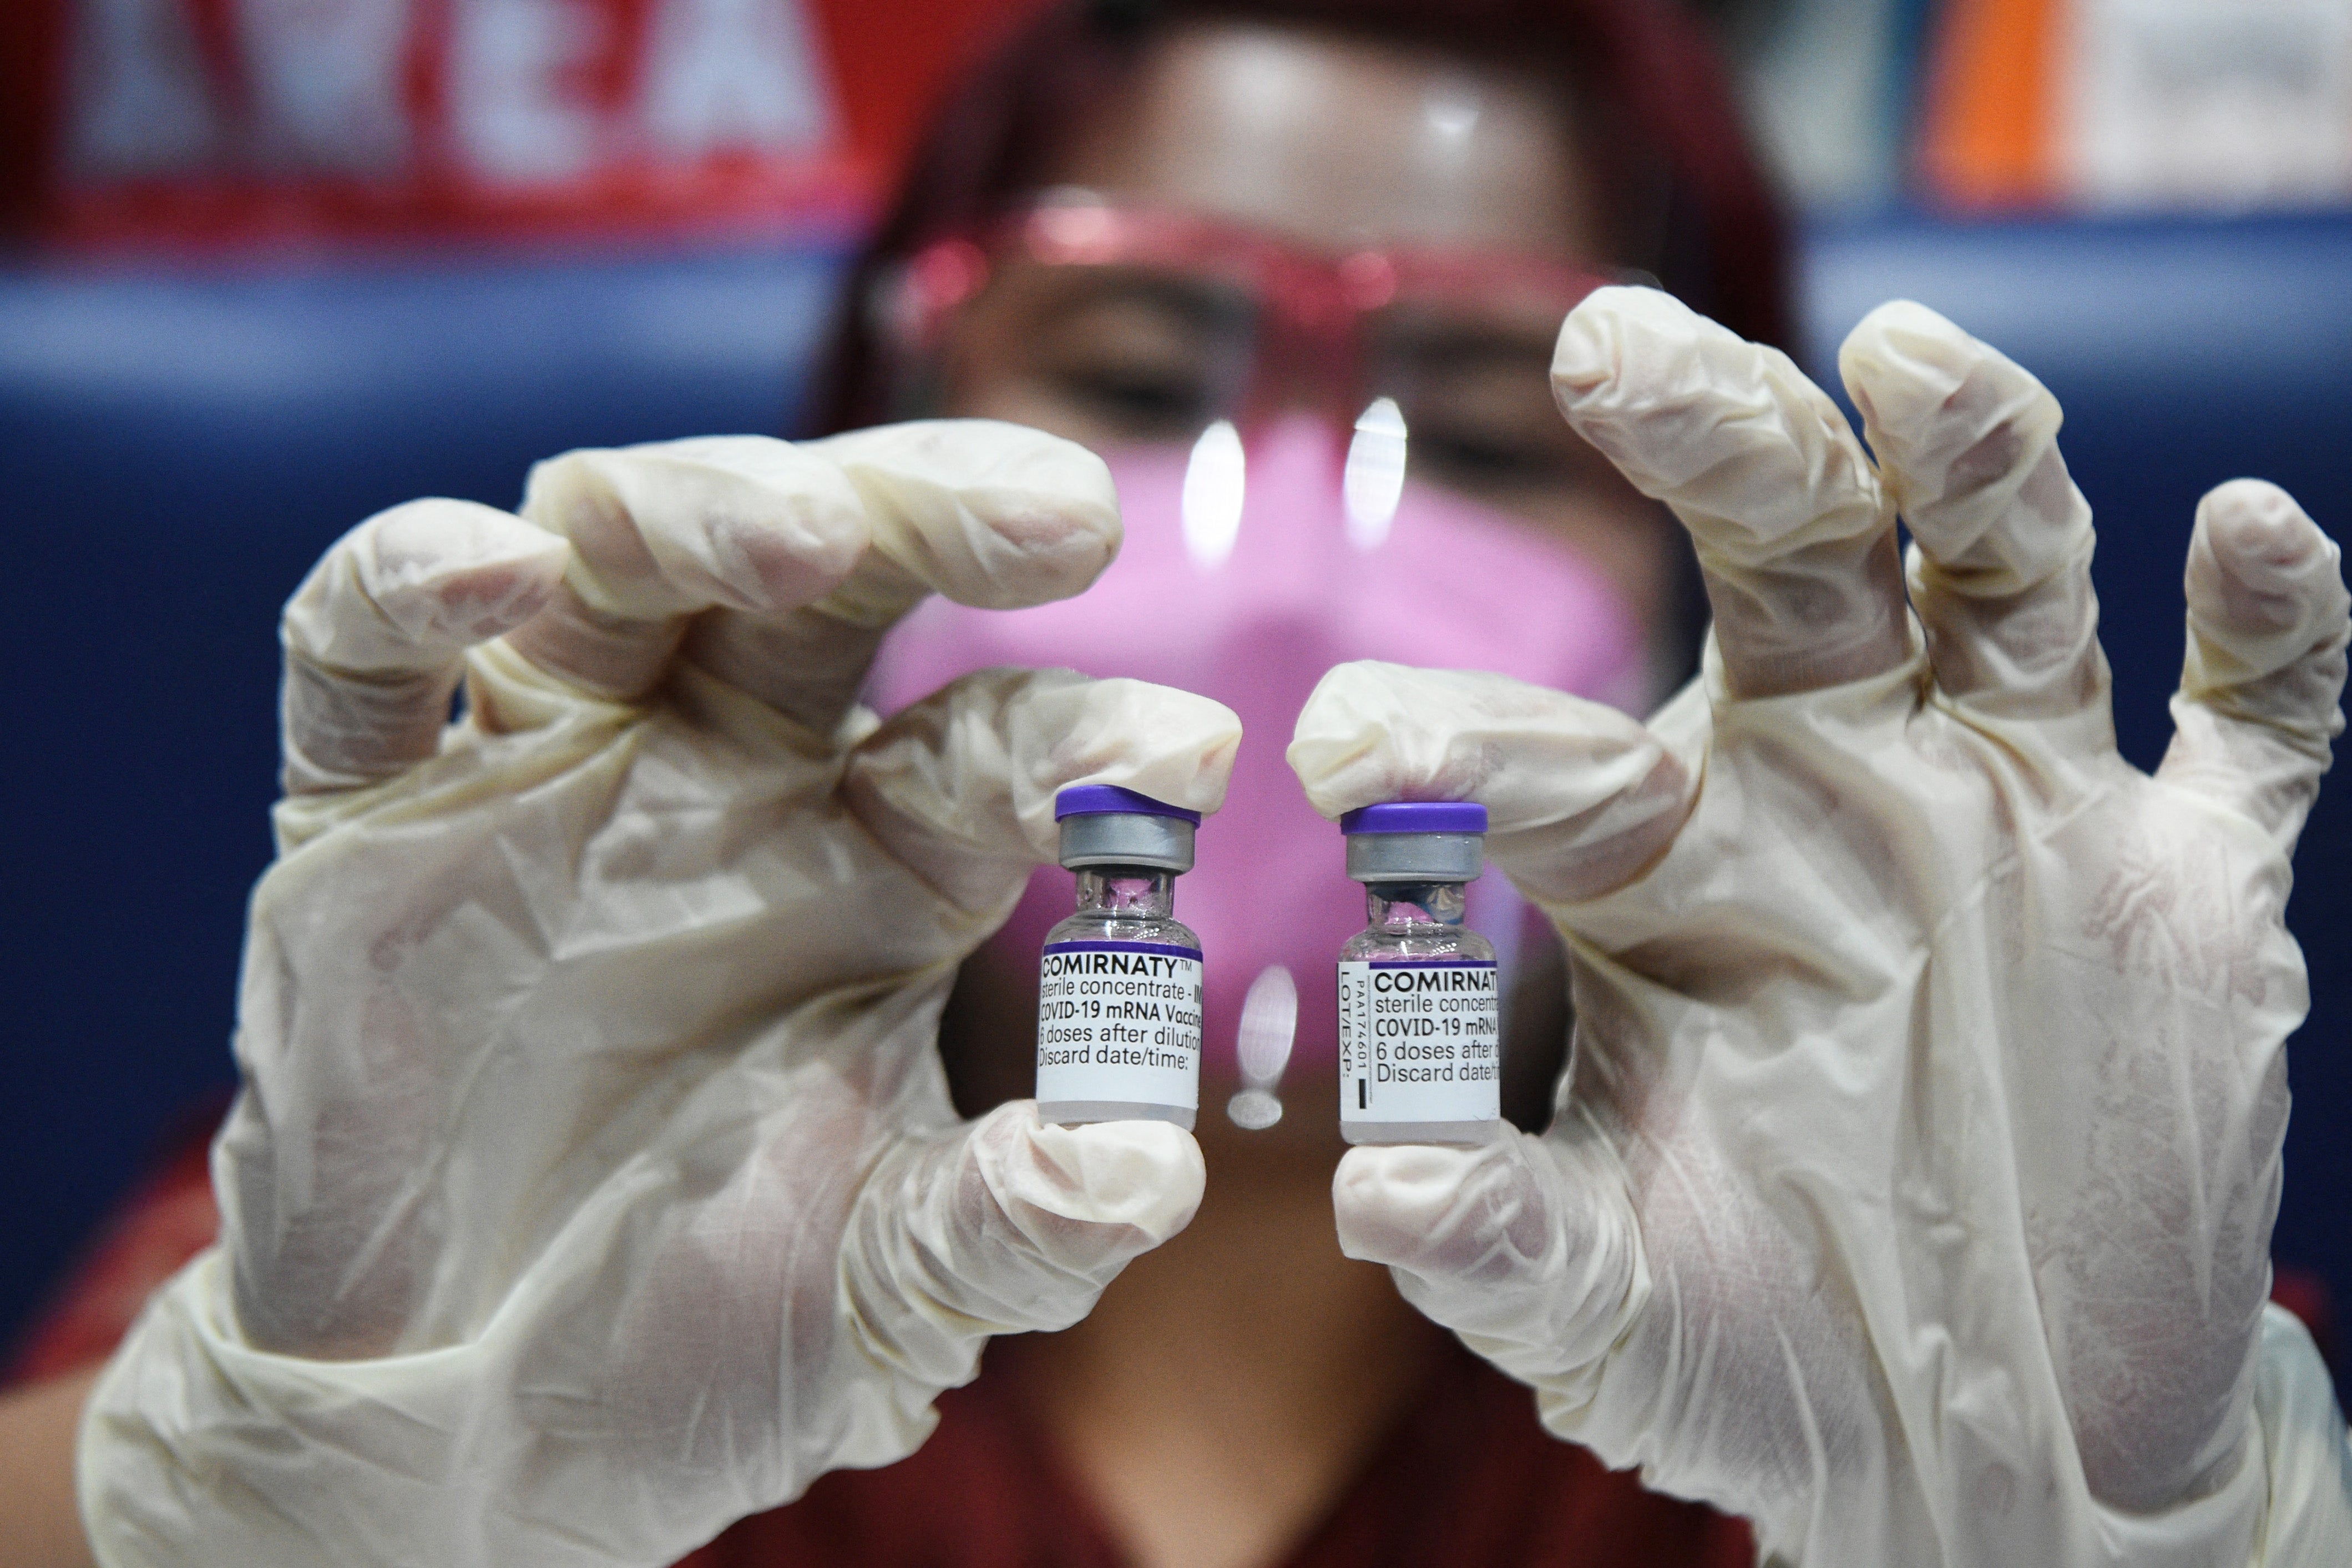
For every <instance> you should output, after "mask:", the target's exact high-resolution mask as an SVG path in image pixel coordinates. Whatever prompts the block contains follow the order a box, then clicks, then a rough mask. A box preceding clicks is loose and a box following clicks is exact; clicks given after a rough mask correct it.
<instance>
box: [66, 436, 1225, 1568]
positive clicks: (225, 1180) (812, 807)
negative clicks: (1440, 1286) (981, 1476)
mask: <svg viewBox="0 0 2352 1568" xmlns="http://www.w3.org/2000/svg"><path fill="white" fill-rule="evenodd" d="M567 541H568V542H567ZM1117 546H1118V512H1117V507H1116V501H1115V498H1114V495H1113V492H1112V489H1111V484H1110V479H1109V476H1108V473H1107V471H1106V470H1105V469H1104V468H1103V466H1102V464H1101V463H1100V462H1099V461H1097V459H1096V458H1093V457H1092V456H1091V455H1089V454H1087V453H1086V452H1085V451H1083V450H1081V449H1080V448H1078V447H1074V446H1071V445H1069V444H1068V443H1066V442H1062V441H1058V440H1055V439H1053V438H1051V437H1044V436H1040V435H1038V434H1036V433H1034V432H1033V431H1028V430H1023V429H1019V428H1017V427H1014V426H1003V425H994V424H987V423H979V422H971V423H946V424H933V425H916V426H895V427H890V428H886V429H879V430H873V431H866V432H862V433H859V434H856V435H854V436H848V437H839V438H836V439H835V440H831V441H826V442H820V443H814V444H811V445H806V446H799V447H794V446H790V445H787V444H785V443H783V442H781V441H774V440H769V439H765V438H760V437H725V438H716V439H709V440H697V441H681V442H675V443H671V444H667V445H663V446H654V447H632V448H628V449H625V450H620V451H588V452H574V453H571V454H569V455H567V456H565V457H562V458H556V459H554V460H552V461H551V462H548V463H543V464H541V465H540V466H539V468H536V469H535V470H534V471H533V472H532V475H531V479H530V489H529V493H528V496H527V499H526V500H525V502H524V505H523V509H522V517H521V518H520V519H518V518H515V517H512V516H509V515H508V514H506V513H503V512H499V511H494V510H490V509H488V508H486V507H479V506H473V505H469V504H467V503H463V502H457V501H447V500H428V501H418V502H415V503H413V504H411V505H408V506H404V507H399V508H396V509H394V510H391V511H388V512H385V513H383V515H381V516H379V517H376V518H374V519H373V520H372V521H368V522H366V523H364V524H362V525H361V527H360V528H359V529H357V530H356V531H354V532H352V534H351V535H350V536H348V537H347V538H345V539H344V540H343V541H342V542H341V543H339V544H338V545H336V546H335V548H334V549H333V550H331V552H328V554H327V556H326V558H325V559H324V561H322V562H321V563H320V566H319V568H318V570H317V571H316V572H314V573H313V574H311V576H310V579H309V581H307V582H306V583H305V584H303V586H302V588H301V590H300V591H299V593H298V594H296V595H295V596H294V599H293V601H292V603H291V604H290V605H289V606H288V609H287V615H286V622H285V634H284V635H285V643H286V648H287V685H286V714H285V717H286V725H287V730H286V745H287V780H288V785H289V796H288V798H287V799H286V801H285V802H284V803H283V804H282V805H280V806H279V807H278V816H277V826H278V836H279V842H280V848H281V853H280V856H279V858H278V862H277V864H276V865H275V866H274V867H272V868H271V869H270V870H269V872H268V875H267V876H265V877H264V878H263V879H262V881H261V883H260V886H259V888H258V889H257V891H256V893H255V895H254V900H253V910H252V921H251V928H250V931H249V933H248V936H247V952H246V967H245V978H244V988H243V994H242V996H241V999H240V1007H239V1018H238V1028H237V1036H236V1053H237V1059H238V1062H239V1064H240V1066H241V1067H242V1068H243V1071H244V1074H245V1085H246V1087H245V1090H244V1092H243V1094H242V1095H241V1096H240V1097H239V1099H238V1100H237V1103H236V1109H235V1110H234V1111H233V1112H232V1113H231V1117H230V1121H229V1123H228V1125H227V1128H226V1131H225V1132H224V1133H223V1136H222V1139H221V1142H220V1143H219V1145H218V1147H217V1150H216V1152H215V1165H214V1173H215V1183H216V1185H217V1189H218V1192H219V1195H220V1200H221V1208H222V1224H223V1235H222V1241H221V1245H220V1246H219V1247H217V1248H216V1249H215V1250H214V1251H212V1252H210V1253H208V1254H206V1255H205V1257H203V1258H200V1259H199V1260H198V1261H197V1262H196V1263H194V1264H193V1265H192V1266H191V1267H190V1268H189V1269H188V1270H187V1271H186V1272H184V1274H182V1275H181V1276H179V1277H178V1278H177V1279H175V1280H174V1281H173V1283H172V1284H171V1285H170V1286H169V1287H168V1288H167V1289H165V1291H164V1292H163V1294H162V1295H161V1296H159V1297H158V1299H157V1300H156V1301H155V1302H154V1303H153V1304H152V1306H151V1308H150V1309H149V1310H148V1312H147V1314H146V1316H145V1317H144V1318H143V1319H142V1321H140V1323H139V1325H138V1326H137V1328H136V1329H134V1331H132V1333H131V1338H130V1340H129V1342H127V1343H126V1344H125V1345H124V1347H123V1349H122V1351H121V1353H120V1354H119V1355H118V1356H117V1357H116V1359H115V1361H114V1362H113V1363H112V1365H111V1367H110V1370H109V1371H108V1373H106V1375H105V1377H104V1380H103V1381H102V1382H101V1383H100V1385H99V1388H98V1390H97V1393H96V1394H95V1396H94V1398H93V1400H92V1402H91V1407H90V1412H89V1416H88V1417H87V1420H86V1423H85V1426H84V1429H83V1436H82V1446H81V1457H80V1466H81V1489H82V1504H83V1513H84V1517H85V1520H86V1521H87V1523H88V1526H89V1532H90V1535H91V1538H92V1542H93V1543H94V1545H95V1547H96V1549H97V1552H98V1555H99V1557H100V1561H101V1562H103V1563H107V1564H109V1565H110V1568H128V1565H130V1564H155V1565H158V1568H161V1565H163V1564H174V1565H179V1568H186V1565H188V1564H215V1563H216V1564H223V1565H228V1564H235V1565H236V1568H276V1565H279V1564H284V1565H289V1568H290V1565H292V1564H298V1563H299V1564H304V1565H310V1564H317V1563H330V1562H331V1563H398V1564H431V1565H432V1568H463V1565H468V1564H483V1565H491V1564H496V1565H499V1568H509V1565H513V1564H542V1563H559V1564H571V1563H595V1564H607V1563H626V1564H656V1563H669V1562H671V1561H673V1560H675V1559H676V1558H677V1557H678V1556H679V1555H681V1554H682V1553H684V1552H687V1551H688V1550H690V1549H691V1548H693V1547H695V1546H696V1545H698V1544H699V1543H701V1542H704V1541H706V1540H708V1539H709V1537H711V1536H712V1535H714V1534H716V1533H717V1532H718V1531H720V1530H721V1529H723V1528H724V1527H725V1526H726V1525H728V1524H729V1523H730V1522H731V1521H734V1520H736V1519H738V1518H740V1517H742V1516H744V1515H746V1514H750V1513H752V1512H754V1511H757V1510H762V1509H766V1508H769V1507H772V1506H773V1505H775V1504H778V1503H781V1502H783V1501H785V1500H788V1499H790V1498H792V1497H793V1496H795V1495H796V1494H797V1493H798V1492H799V1491H800V1490H801V1489H803V1488H804V1487H805V1486H806V1485H807V1484H808V1483H809V1481H810V1480H811V1479H814V1477H815V1476H817V1475H818V1474H819V1473H820V1472H822V1471H824V1470H826V1469H828V1468H835V1467H838V1466H871V1465H879V1464H885V1463H887V1462H889V1461H890V1460H893V1459H896V1458H899V1457H901V1456H903V1455H905V1454H907V1453H908V1452H909V1451H911V1450H912V1449H913V1448H914V1447H916V1446H917V1445H918V1444H919V1443H920V1442H921V1441H922V1440H923V1438H924V1436H926V1435H927V1434H928V1433H929V1430H930V1426H931V1424H932V1422H933V1420H934V1415H933V1413H932V1411H931V1408H930V1402H931V1400H932V1397H933V1395H934V1394H937V1393H938V1392H939V1390H940V1388H941V1387H943V1386H946V1385H950V1384H958V1383H961V1382H963V1381H965V1380H966V1379H968V1378H969V1377H970V1376H971V1373H972V1370H973V1366H974V1361H975V1358H976V1356H977V1355H978V1353H979V1351H980V1348H981V1345H982V1342H983V1341H985V1339H986V1338H987V1337H988V1336H989V1335H991V1334H994V1333H1002V1332H1009V1331H1021V1330H1031V1329H1055V1328H1060V1327H1063V1326H1065V1325H1066V1324H1068V1323H1070V1322H1072V1321H1076V1319H1077V1318H1079V1317H1080V1316H1082V1315H1083V1314H1084V1313H1085V1312H1086V1311H1087V1309H1088V1308H1089V1307H1091V1306H1092V1304H1093V1303H1094V1300H1095V1299H1096V1297H1097V1293H1098V1292H1099V1291H1100V1290H1101V1289H1102V1288H1103V1286H1104V1284H1105V1283H1106V1282H1107V1281H1108V1280H1109V1279H1111V1278H1112V1277H1113V1276H1114V1275H1116V1274H1117V1273H1118V1271H1119V1269H1120V1268H1121V1267H1122V1266H1123V1265H1124V1264H1125V1263H1126V1262H1127V1260H1128V1259H1129V1258H1132V1257H1134V1256H1135V1255H1136V1254H1138V1253H1139V1252H1141V1251H1143V1250H1145V1249H1146V1248H1149V1247H1152V1246H1154V1245H1156V1244H1157V1243H1159V1242H1160V1241H1162V1240H1164V1239H1165V1238H1166V1237H1169V1236H1170V1235H1171V1234H1172V1233H1174V1232H1175V1231H1177V1230H1179V1229H1181V1227H1182V1226H1184V1224H1185V1223H1186V1221H1187V1220H1188V1219H1189V1218H1190V1217H1191V1215H1192V1211H1193V1208H1194V1206H1195V1205H1197V1203H1198V1201H1199V1198H1200V1194H1201V1185H1202V1165H1201V1156H1200V1152H1199V1150H1198V1148H1197V1147H1196V1146H1195V1145H1194V1143H1193V1142H1192V1139H1191V1137H1190V1136H1189V1135H1187V1134H1185V1133H1184V1132H1181V1131H1178V1130H1177V1129H1175V1128H1172V1127H1170V1126H1167V1125H1164V1124H1161V1123H1157V1122H1150V1123H1145V1122H1129V1123H1117V1124H1111V1125H1105V1126H1097V1127H1086V1128H1076V1129H1063V1128H1054V1127H1043V1126H1040V1125H1039V1124H1038V1122H1037V1121H1036V1117H1035V1114H1034V1108H1033V1107H1032V1106H1031V1105H1030V1104H1029V1103H1028V1102H1025V1101H1024V1102H1021V1103H1017V1104H1013V1105H1008V1106H1004V1107H1003V1108H1001V1109H1000V1110H996V1111H994V1112H993V1113H992V1114H990V1115H988V1116H986V1117H984V1118H982V1120H980V1121H977V1122H975V1123H970V1124H965V1123H961V1122H959V1121H958V1120H957V1118H956V1116H955V1113H954V1111H953V1110H951V1109H950V1104H949V1100H948V1093H947V1089H946V1083H945V1079H944V1077H943V1075H942V1072H941V1069H940V1063H939V1060H938V1058H937V1053H936V1051H935V1049H934V1039H935V1026H936V1022H937V1018H938V1016H939V1012H940V1005H941V1004H942V1002H943V1001H944V999H945V997H946V995H947V992H948V989H949V986H950V983H951V981H952V979H953V977H954V974H955V971H956V965H957V964H958V963H959V962H960V961H961V959H962V958H963V957H964V956H965V954H967V953H969V952H971V950H972V949H973V948H974V947H975V946H977V945H978V944H979V943H980V942H981V941H982V939H983V938H985V937H986V936H987V935H988V934H989V933H990V932H991V931H993V930H994V929H995V927H996V926H997V925H998V924H1000V923H1001V922H1002V921H1003V919H1004V917H1005V916H1006V914H1007V913H1008V912H1009V911H1010V910H1011V909H1012V907H1013V901H1014V900H1015V899H1016V898H1017V897H1018V896H1019V894H1020V892H1021V889H1022V888H1023V886H1024V883H1025V882H1026V880H1027V879H1028V876H1029V873H1030V871H1031V869H1032V868H1033V867H1034V865H1035V864H1036V863H1037V862H1038V861H1039V860H1041V859H1050V858H1051V857H1052V855H1053V851H1054V842H1055V829H1054V823H1053V798H1054V793H1055V790H1056V789H1057V788H1058V787H1060V786H1061V785H1064V784H1071V783H1076V782H1082V781H1100V782H1104V783H1109V784H1124V785H1128V786H1130V787H1133V788H1136V789H1139V790H1142V791H1144V792H1146V793H1148V794H1150V795H1156V796H1159V797H1160V798H1162V799H1165V800H1169V801H1173V802H1177V803H1180V804H1181V805H1188V806H1192V807H1194V808H1197V809H1200V810H1203V811H1206V810H1213V809H1214V808H1215V807H1216V806H1217V805H1219V804H1220V802H1221V800H1222V798H1223V791H1224V781H1225V776H1226V773H1227V770H1228V768H1229V766H1230V763H1231V760H1232V754H1233V751H1234V746H1235V744H1236V743H1237V741H1238V739H1239V733H1240V731H1239V726H1238V725H1237V724H1236V722H1235V721H1234V716H1233V715H1232V713H1230V712H1229V711H1228V710H1225V709H1223V708H1222V707H1220V706H1218V705H1217V704H1216V703H1213V702H1210V701H1207V700H1203V699H1201V698H1197V697H1192V696H1189V695H1186V694H1184V693H1181V692H1176V691H1170V690H1167V689H1162V688H1159V687H1151V686H1146V685H1142V684H1139V683H1138V682H1134V681H1124V680H1112V681H1100V682H1096V681H1087V680H1085V679H1080V678H1079V677H1077V676H1076V675H1074V674H1071V673H1070V672H1067V671H1060V672H1049V673H1045V674H1034V675H1033V674H1028V673H1024V672H1019V671H1011V670H996V671H988V672H983V673H982V674H979V675H975V676H972V677H971V678H969V679H964V680H962V681H959V682H957V683H956V684H955V685H953V686H951V687H950V688H948V689H946V690H944V691H942V692H940V694H938V695H937V696H935V697H933V698H932V699H930V700H929V701H927V702H924V703H922V704H920V705H919V706H918V707H916V708H914V709H912V710H908V712H906V713H905V714H903V715H901V716H899V717H898V718H897V719H895V720H893V721H891V722H890V723H889V724H887V725H885V726H883V727H881V728H880V729H878V730H877V729H876V728H875V721H874V719H873V716H872V715H871V714H870V713H868V712H866V710H863V709H860V708H858V707H856V705H855V694H856V689H857V686H858V683H859V680H860V679H861V678H862V674H863V671H864V668H865V662H866V655H867V654H869V653H870V652H871V651H872V649H873V647H874V645H875V643H876V642H877V640H878V638H879V637H880V635H881V630H882V628H883V627H884V626H887V623H888V622H889V620H890V619H891V618H892V617H893V616H896V615H897V614H898V613H899V612H901V611H903V610H904V609H906V608H907V607H908V606H909V605H912V604H913V603H914V602H915V601H916V600H918V599H919V598H920V597H921V595H922V594H923V593H924V591H925V590H926V589H937V590H938V591H940V592H942V593H945V594H947V595H950V596H952V597H954V598H956V599H958V600H960V601H961V602H963V603H966V604H977V605H997V606H1004V605H1026V604H1034V603H1037V602H1040V601H1043V600H1046V599H1051V598H1055V597H1058V596H1061V595H1068V594H1073V593H1076V592H1077V591H1078V590H1080V589H1081V588H1083V587H1085V586H1086V585H1087V584H1088V583H1090V582H1091V581H1093V579H1094V577H1095V576H1096V574H1097V573H1099V572H1100V571H1101V569H1102V568H1103V566H1104V565H1105V564H1106V563H1108V561H1109V559H1110V557H1111V555H1112V554H1113V552H1115V550H1116V549H1117ZM681 639H683V641H681ZM469 648H470V649H471V651H470V652H468V651H467V650H468V649H469ZM461 663H462V665H463V668H464V671H465V681H466V697H467V709H468V710H467V717H466V719H465V720H464V721H462V722H460V723H458V724H457V725H456V726H455V727H453V728H450V729H448V730H447V731H446V732H445V731H444V730H443V723H444V721H445V719H446V715H447V712H448V702H449V697H450V693H451V690H452V689H453V687H454V685H455V683H456V681H457V677H458V672H459V668H460V666H461Z"/></svg>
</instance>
